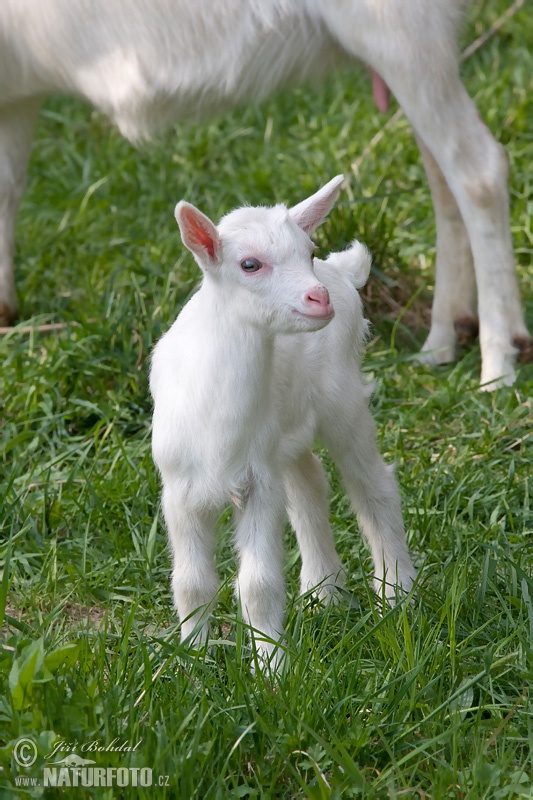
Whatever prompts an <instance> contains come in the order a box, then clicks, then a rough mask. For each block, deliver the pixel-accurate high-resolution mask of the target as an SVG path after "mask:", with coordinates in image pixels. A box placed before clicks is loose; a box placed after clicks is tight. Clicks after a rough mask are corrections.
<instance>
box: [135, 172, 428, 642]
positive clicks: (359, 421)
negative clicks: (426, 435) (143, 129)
mask: <svg viewBox="0 0 533 800" xmlns="http://www.w3.org/2000/svg"><path fill="white" fill-rule="evenodd" d="M341 182H342V176H339V177H337V178H335V179H333V180H332V181H330V182H329V183H328V184H327V185H326V186H325V187H323V189H321V190H320V191H319V192H317V193H316V194H315V195H313V196H312V197H310V198H308V199H307V200H304V201H303V202H302V203H300V204H299V205H297V206H295V207H294V208H292V209H290V210H288V209H287V208H286V207H285V206H283V205H277V206H274V207H273V208H240V209H237V210H236V211H233V212H232V213H230V214H228V215H227V216H226V217H224V218H223V219H222V220H221V222H220V224H219V225H218V228H216V227H215V226H214V225H213V223H212V222H211V221H210V220H209V219H208V218H207V217H206V216H204V215H203V214H202V213H201V212H200V211H198V209H196V208H195V207H194V206H192V205H189V204H188V203H185V202H181V203H179V204H178V206H177V207H176V219H177V221H178V224H179V226H180V230H181V235H182V239H183V242H184V244H185V245H186V246H187V247H188V248H189V250H191V252H192V253H193V255H194V257H195V258H196V261H197V262H198V264H199V266H200V268H201V269H202V272H203V282H202V284H201V287H200V289H199V291H198V292H197V293H196V294H195V295H194V296H193V297H192V299H191V300H190V301H189V302H188V303H187V305H186V306H185V307H184V309H183V310H182V312H181V313H180V315H179V316H178V318H177V320H176V322H175V323H174V325H173V326H172V327H171V328H170V330H169V331H168V332H167V333H166V334H165V335H164V336H163V338H162V339H161V340H160V341H159V343H158V344H157V345H156V347H155V350H154V353H153V358H152V368H151V373H150V388H151V391H152V395H153V399H154V418H153V455H154V460H155V462H156V464H157V466H158V468H159V470H160V472H161V477H162V482H163V511H164V515H165V520H166V523H167V528H168V533H169V537H170V542H171V545H172V550H173V556H174V570H173V580H172V583H173V591H174V600H175V604H176V608H177V610H178V614H179V617H180V621H181V626H182V638H183V639H186V638H188V637H189V636H191V635H192V634H193V632H194V630H195V628H197V633H198V635H199V636H200V637H201V638H205V636H206V634H207V612H208V610H209V607H210V605H211V603H212V601H213V598H214V596H215V594H216V592H217V588H218V579H217V574H216V571H215V568H214V564H213V556H214V549H215V523H216V520H217V518H218V516H219V514H220V512H221V510H222V509H223V508H224V506H225V505H227V504H228V503H229V501H230V500H232V501H233V502H234V505H235V506H236V507H237V509H238V513H239V517H240V519H239V521H238V525H237V531H236V545H237V550H238V554H239V560H240V569H239V577H238V581H237V590H238V594H239V596H240V600H241V603H242V608H243V613H244V615H245V619H246V620H247V622H248V623H249V624H250V626H251V627H252V628H253V629H255V630H256V631H259V632H260V633H261V634H264V635H266V637H268V638H267V640H263V641H262V643H261V644H260V645H259V649H260V651H261V652H262V653H263V654H265V655H268V656H270V655H271V653H272V650H273V649H274V648H275V644H273V643H274V642H276V641H278V640H279V637H280V635H281V633H282V620H283V607H284V591H283V546H282V545H283V526H284V519H285V514H286V511H287V512H288V514H289V517H290V521H291V523H292V526H293V528H294V530H295V532H296V536H297V539H298V544H299V547H300V552H301V556H302V570H301V588H302V591H306V590H307V589H310V588H314V587H318V592H319V594H320V595H321V596H322V597H325V596H327V595H329V594H330V593H331V592H332V590H333V589H334V587H335V585H338V584H339V583H342V566H341V563H340V561H339V558H338V556H337V553H336V551H335V544H334V541H333V535H332V531H331V528H330V525H329V511H328V501H327V481H326V478H325V475H324V471H323V468H322V466H321V464H320V461H319V460H318V459H317V458H316V457H315V456H314V455H313V453H312V447H313V442H314V440H315V437H316V436H318V437H319V438H320V440H321V441H322V442H323V443H324V444H325V446H326V447H327V448H328V450H329V452H330V454H331V455H332V457H333V458H334V459H335V461H336V463H337V464H338V466H339V468H340V470H341V473H342V475H343V478H344V481H345V483H346V488H347V490H348V493H349V496H350V498H351V500H352V503H353V505H354V507H355V509H356V511H357V513H358V517H359V522H360V525H361V528H362V530H363V533H364V534H365V536H366V538H367V540H368V543H369V545H370V548H371V551H372V556H373V560H374V566H375V576H376V577H375V583H376V589H377V591H378V592H381V591H382V590H383V589H384V590H385V593H386V596H387V597H388V598H389V600H390V601H391V602H393V601H394V598H395V595H396V591H397V587H398V586H400V587H401V588H402V589H403V590H409V589H410V587H411V585H412V581H413V578H414V575H415V572H414V569H413V566H412V563H411V559H410V557H409V553H408V550H407V546H406V543H405V534H404V526H403V520H402V514H401V509H400V500H399V494H398V490H397V486H396V481H395V479H394V476H393V474H392V471H391V469H390V468H388V467H387V466H386V465H385V464H384V462H383V460H382V459H381V456H380V455H379V452H378V450H377V446H376V442H375V432H374V422H373V419H372V417H371V415H370V412H369V410H368V396H369V393H370V392H369V388H368V386H367V385H366V384H365V382H364V380H363V378H362V376H361V373H360V368H359V354H360V351H361V348H362V343H363V339H364V335H365V331H366V322H365V320H364V319H363V315H362V309H361V301H360V299H359V295H358V292H357V287H360V286H362V285H363V284H364V283H365V282H366V278H367V277H368V272H369V269H370V257H369V255H368V252H367V251H366V249H365V248H364V247H363V246H362V245H360V244H359V243H357V242H356V243H354V244H353V245H352V247H351V248H350V249H349V250H347V251H346V252H343V253H333V254H332V255H330V257H329V258H328V259H327V261H325V262H324V261H318V260H317V259H315V260H314V263H313V256H312V253H313V243H312V242H311V240H310V238H309V234H310V233H311V232H312V231H314V230H315V228H316V227H317V226H318V225H319V224H320V223H321V222H322V221H323V219H324V218H325V216H326V215H327V214H328V213H329V211H330V210H331V208H332V206H333V204H334V202H335V199H336V197H337V195H338V191H339V186H340V183H341ZM333 309H335V316H334V310H333ZM333 317H334V318H333ZM289 334H292V335H289Z"/></svg>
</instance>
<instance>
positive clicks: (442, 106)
mask: <svg viewBox="0 0 533 800" xmlns="http://www.w3.org/2000/svg"><path fill="white" fill-rule="evenodd" d="M427 57H428V59H430V54H429V53H428V54H427ZM428 63H431V62H430V61H428ZM396 66H397V69H396V70H394V69H393V68H391V65H390V64H387V62H386V60H385V61H384V63H383V67H384V68H385V70H384V71H386V72H387V73H388V75H389V78H388V80H390V83H391V88H392V89H393V91H394V92H395V94H396V96H397V98H398V100H399V102H400V103H401V105H402V106H403V108H404V110H405V112H406V114H407V116H408V117H409V119H410V120H411V122H412V124H413V126H414V128H415V130H416V131H417V133H418V135H419V136H420V138H421V139H422V141H423V142H424V143H425V145H426V147H427V148H428V150H429V152H430V153H431V154H432V156H433V157H434V159H435V161H436V162H437V164H438V165H439V167H440V169H441V171H442V173H443V175H444V178H445V180H446V183H447V184H448V186H449V187H450V190H451V192H452V193H453V195H454V197H455V200H456V202H457V205H458V207H459V209H460V212H461V216H462V218H463V220H464V223H465V227H466V230H467V231H468V236H469V240H470V247H471V251H472V256H473V260H474V269H475V276H476V282H477V294H478V314H479V340H480V346H481V357H482V369H481V384H482V386H483V387H484V388H486V389H495V388H497V387H498V386H501V385H504V384H511V383H512V382H513V380H514V377H515V374H514V363H515V360H516V356H517V354H518V353H519V351H520V350H524V351H527V350H528V348H531V343H530V337H529V333H528V331H527V328H526V327H525V323H524V317H523V312H522V307H521V302H520V293H519V290H518V282H517V278H516V273H515V269H514V257H513V248H512V242H511V228H510V219H509V193H508V187H507V181H508V161H507V155H506V153H505V151H504V149H503V147H502V146H501V145H500V144H499V143H497V142H496V141H495V140H494V138H493V137H492V135H491V134H490V132H489V130H488V129H487V128H486V126H485V125H484V124H483V122H482V121H481V119H480V118H479V114H478V112H477V110H476V108H475V106H474V104H473V103H472V101H471V100H470V98H469V97H468V95H467V93H466V91H465V89H464V87H463V85H462V84H461V82H460V80H459V76H458V74H457V68H456V64H455V62H451V63H450V64H449V65H448V64H447V62H445V63H444V65H443V64H441V69H440V70H438V69H436V70H429V69H428V72H427V74H426V75H425V76H424V79H423V80H422V79H421V76H420V75H419V74H417V73H415V72H410V69H409V68H410V62H409V61H408V60H405V59H404V62H403V63H402V64H401V65H396ZM378 69H379V67H378Z"/></svg>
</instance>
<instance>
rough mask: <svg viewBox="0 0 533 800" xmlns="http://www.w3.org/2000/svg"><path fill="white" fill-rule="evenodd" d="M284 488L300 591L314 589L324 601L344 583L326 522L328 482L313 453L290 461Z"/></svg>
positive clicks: (328, 525)
mask: <svg viewBox="0 0 533 800" xmlns="http://www.w3.org/2000/svg"><path fill="white" fill-rule="evenodd" d="M285 490H286V492H287V510H288V512H289V519H290V522H291V525H292V527H293V529H294V532H295V533H296V538H297V540H298V546H299V548H300V554H301V557H302V570H301V575H300V591H301V593H302V594H304V593H305V592H308V591H309V590H310V589H316V592H317V594H318V597H319V598H320V599H321V600H326V599H328V598H330V597H332V596H334V595H335V592H336V589H337V588H338V587H339V586H344V571H343V568H342V564H341V562H340V559H339V557H338V555H337V551H336V549H335V542H334V539H333V531H332V530H331V526H330V524H329V503H328V482H327V480H326V476H325V473H324V468H323V466H322V464H321V463H320V460H319V459H318V458H317V456H315V455H314V453H311V452H307V453H304V454H303V455H301V456H300V457H299V458H298V459H297V460H295V461H293V462H291V464H290V467H289V468H288V469H287V470H286V472H285Z"/></svg>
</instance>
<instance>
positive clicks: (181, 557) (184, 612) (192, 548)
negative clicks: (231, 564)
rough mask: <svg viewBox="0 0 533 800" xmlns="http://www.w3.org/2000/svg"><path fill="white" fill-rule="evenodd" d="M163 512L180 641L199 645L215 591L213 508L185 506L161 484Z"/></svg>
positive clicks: (168, 485)
mask: <svg viewBox="0 0 533 800" xmlns="http://www.w3.org/2000/svg"><path fill="white" fill-rule="evenodd" d="M162 502H163V514H164V517H165V522H166V525H167V531H168V537H169V541H170V545H171V547H172V555H173V564H174V567H173V570H172V592H173V595H174V605H175V606H176V610H177V612H178V616H179V620H180V622H181V641H182V642H183V641H185V640H186V639H189V638H190V637H193V634H194V638H191V642H192V643H194V644H195V645H198V646H201V645H202V644H204V643H205V642H206V641H207V637H208V633H209V612H210V610H211V607H212V605H213V601H214V598H215V596H216V593H217V591H218V586H219V580H218V575H217V573H216V571H215V567H214V555H215V544H216V535H215V523H216V511H214V510H204V509H201V510H197V509H192V510H191V509H188V508H187V501H186V499H184V498H182V497H181V496H180V495H179V494H178V493H176V492H175V491H174V487H173V485H172V483H165V482H164V484H163V497H162Z"/></svg>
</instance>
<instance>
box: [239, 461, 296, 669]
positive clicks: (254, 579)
mask: <svg viewBox="0 0 533 800" xmlns="http://www.w3.org/2000/svg"><path fill="white" fill-rule="evenodd" d="M285 520H286V514H285V493H284V491H283V486H282V484H281V483H280V481H279V480H277V479H276V478H275V477H274V476H264V475H263V476H261V477H257V476H254V478H253V480H252V483H251V488H250V493H249V495H248V498H247V501H246V505H245V507H244V510H243V511H242V512H241V513H240V518H239V521H238V524H237V530H236V534H235V541H236V547H237V552H238V555H239V575H238V578H237V584H236V592H237V597H238V600H239V601H240V604H241V608H242V613H243V617H244V620H245V622H246V623H247V624H248V625H249V626H250V627H251V629H252V635H253V637H254V640H255V643H256V648H257V652H258V654H259V656H260V658H261V659H262V660H263V661H264V662H268V661H270V662H271V664H272V665H273V666H276V665H277V664H278V663H279V662H280V661H281V657H282V653H281V651H280V650H278V649H277V647H276V644H275V643H276V642H278V641H279V640H280V639H281V636H282V634H283V615H284V608H285V585H284V579H283V529H284V523H285ZM261 634H263V635H264V636H265V637H266V638H264V639H263V638H262V636H261Z"/></svg>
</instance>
